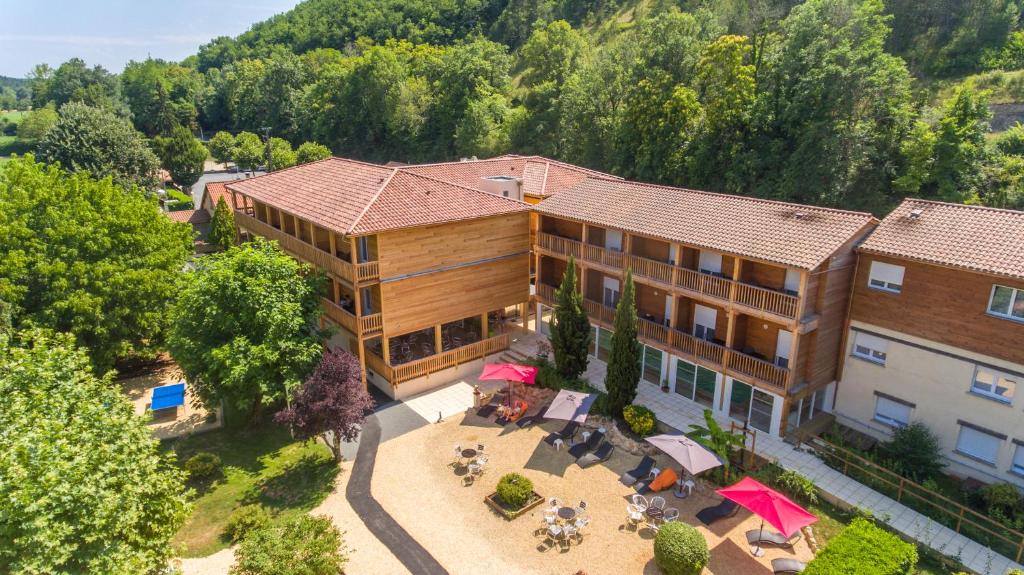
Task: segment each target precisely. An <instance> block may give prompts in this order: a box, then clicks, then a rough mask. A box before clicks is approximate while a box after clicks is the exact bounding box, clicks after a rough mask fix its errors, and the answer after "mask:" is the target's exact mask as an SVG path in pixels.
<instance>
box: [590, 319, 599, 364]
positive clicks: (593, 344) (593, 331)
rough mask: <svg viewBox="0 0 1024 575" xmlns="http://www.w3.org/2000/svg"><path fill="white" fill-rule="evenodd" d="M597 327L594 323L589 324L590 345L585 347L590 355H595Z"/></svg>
mask: <svg viewBox="0 0 1024 575" xmlns="http://www.w3.org/2000/svg"><path fill="white" fill-rule="evenodd" d="M598 329H599V328H598V327H597V326H596V325H591V326H590V347H588V348H587V352H588V353H590V355H592V356H594V357H597V330H598Z"/></svg>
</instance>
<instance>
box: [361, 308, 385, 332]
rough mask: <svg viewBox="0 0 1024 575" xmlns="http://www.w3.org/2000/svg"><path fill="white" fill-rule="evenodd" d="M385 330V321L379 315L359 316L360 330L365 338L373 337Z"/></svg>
mask: <svg viewBox="0 0 1024 575" xmlns="http://www.w3.org/2000/svg"><path fill="white" fill-rule="evenodd" d="M382 329H384V319H383V318H382V317H381V315H380V314H379V313H371V314H369V315H362V316H359V330H360V335H362V336H363V337H368V336H373V335H376V334H378V333H380V331H381V330H382Z"/></svg>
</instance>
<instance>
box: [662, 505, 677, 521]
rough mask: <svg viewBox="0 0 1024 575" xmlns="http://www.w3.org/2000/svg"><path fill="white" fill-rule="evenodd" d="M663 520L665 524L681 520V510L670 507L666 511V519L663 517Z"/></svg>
mask: <svg viewBox="0 0 1024 575" xmlns="http://www.w3.org/2000/svg"><path fill="white" fill-rule="evenodd" d="M662 519H663V520H664V521H665V523H668V522H669V521H675V520H676V519H679V510H678V509H676V508H675V507H669V508H668V509H666V510H665V515H664V517H662Z"/></svg>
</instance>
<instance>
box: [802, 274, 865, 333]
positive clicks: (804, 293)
mask: <svg viewBox="0 0 1024 575" xmlns="http://www.w3.org/2000/svg"><path fill="white" fill-rule="evenodd" d="M855 271H856V270H855ZM810 276H811V272H809V271H807V270H804V271H803V273H801V274H800V292H799V293H797V296H798V297H797V300H796V318H795V319H796V321H797V323H799V322H800V320H801V319H802V318H803V317H804V305H805V303H804V302H805V301H807V283H808V280H809V279H810ZM851 297H852V294H851Z"/></svg>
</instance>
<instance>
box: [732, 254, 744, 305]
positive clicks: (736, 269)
mask: <svg viewBox="0 0 1024 575" xmlns="http://www.w3.org/2000/svg"><path fill="white" fill-rule="evenodd" d="M742 263H743V260H741V259H740V258H739V257H738V256H733V259H732V282H731V283H730V284H729V301H730V302H735V301H736V290H738V289H739V285H740V264H742Z"/></svg>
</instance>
